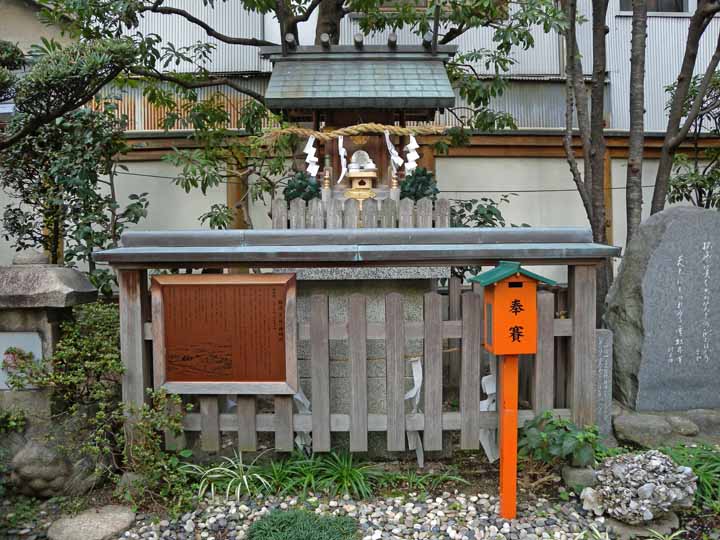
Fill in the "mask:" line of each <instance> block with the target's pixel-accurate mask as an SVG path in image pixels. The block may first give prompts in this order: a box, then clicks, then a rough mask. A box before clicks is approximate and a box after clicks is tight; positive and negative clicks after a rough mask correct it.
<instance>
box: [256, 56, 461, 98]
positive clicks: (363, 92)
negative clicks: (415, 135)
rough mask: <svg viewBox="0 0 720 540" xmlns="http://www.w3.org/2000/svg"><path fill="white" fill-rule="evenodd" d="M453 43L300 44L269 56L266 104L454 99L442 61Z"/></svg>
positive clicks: (445, 59)
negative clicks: (433, 45)
mask: <svg viewBox="0 0 720 540" xmlns="http://www.w3.org/2000/svg"><path fill="white" fill-rule="evenodd" d="M454 53H455V47H451V46H443V47H439V48H438V51H437V53H436V54H433V53H432V52H430V51H428V50H426V49H424V48H423V47H409V46H407V47H402V46H397V47H395V48H392V49H391V48H389V47H387V46H379V45H370V46H364V47H362V48H361V49H358V48H356V47H352V46H335V47H333V49H332V50H326V49H323V48H322V47H298V48H297V49H296V50H294V51H291V52H288V53H287V54H285V55H283V54H282V53H281V50H280V48H279V47H274V48H264V49H262V54H263V56H265V57H267V58H269V59H270V61H271V62H273V71H272V75H271V76H270V82H269V84H268V88H267V91H266V93H265V104H266V106H267V107H268V108H270V109H271V110H276V111H277V110H298V109H304V110H318V109H326V110H328V109H356V108H363V109H395V110H397V109H410V110H412V109H442V108H447V107H452V106H454V105H455V93H454V91H453V89H452V86H451V84H450V80H449V79H448V76H447V72H446V70H445V63H446V62H447V61H448V60H449V58H450V57H451V56H452V55H453V54H454Z"/></svg>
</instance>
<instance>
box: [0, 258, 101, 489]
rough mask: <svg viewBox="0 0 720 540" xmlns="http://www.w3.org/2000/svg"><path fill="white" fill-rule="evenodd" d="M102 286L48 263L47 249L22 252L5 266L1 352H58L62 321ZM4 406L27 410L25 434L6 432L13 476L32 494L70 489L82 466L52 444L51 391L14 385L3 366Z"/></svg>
mask: <svg viewBox="0 0 720 540" xmlns="http://www.w3.org/2000/svg"><path fill="white" fill-rule="evenodd" d="M96 299H97V291H96V289H95V288H94V287H93V286H92V284H91V283H90V282H89V281H88V279H87V277H86V276H85V275H84V274H83V273H82V272H79V271H78V270H75V269H72V268H67V267H61V266H57V265H51V264H48V258H47V256H45V255H44V254H42V253H38V252H33V251H26V252H21V253H19V254H18V255H17V256H16V257H15V259H14V260H13V264H12V266H3V267H0V353H3V355H4V353H5V351H6V350H7V349H9V348H10V347H15V348H18V349H23V350H24V351H27V352H30V353H32V354H33V355H34V357H35V358H37V359H38V361H39V362H43V361H45V360H46V359H48V358H50V357H51V356H52V355H53V353H54V352H55V346H56V344H57V341H58V339H59V333H60V323H61V322H62V321H65V320H68V319H70V318H71V317H72V307H73V306H75V305H78V304H84V303H88V302H94V301H95V300H96ZM0 408H2V409H5V410H12V409H18V410H22V411H23V412H24V414H25V416H26V418H27V425H26V428H25V431H24V433H12V434H6V435H5V436H4V437H3V438H2V440H1V441H0V449H2V450H4V451H5V452H6V453H8V454H9V455H10V457H11V468H12V469H13V476H17V475H18V474H20V473H23V471H32V474H30V473H28V474H27V475H24V476H22V477H20V478H17V480H18V482H17V483H18V484H19V487H20V491H21V492H22V493H24V494H27V495H38V496H46V497H50V496H54V495H59V494H61V493H64V492H66V491H67V489H68V486H69V485H70V482H71V481H72V479H73V478H74V477H77V475H76V470H75V469H76V467H74V464H73V463H70V462H68V461H67V460H66V459H65V458H63V457H61V456H60V455H59V454H58V453H57V452H56V451H55V450H54V449H53V448H51V447H50V446H48V443H47V438H48V437H47V435H48V434H49V429H50V428H51V426H52V424H51V423H50V422H49V420H50V396H49V394H48V392H47V391H44V390H39V389H27V390H11V389H9V388H8V385H7V373H6V372H5V371H4V370H3V369H1V368H0Z"/></svg>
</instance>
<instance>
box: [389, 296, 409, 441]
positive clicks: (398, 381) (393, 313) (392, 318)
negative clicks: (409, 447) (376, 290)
mask: <svg viewBox="0 0 720 540" xmlns="http://www.w3.org/2000/svg"><path fill="white" fill-rule="evenodd" d="M385 328H386V330H385V336H386V337H385V362H386V367H385V375H386V377H385V380H386V385H385V386H386V389H385V396H386V402H387V416H388V431H387V449H388V450H389V451H391V452H395V451H403V450H405V332H404V331H403V330H404V325H403V305H402V295H401V294H399V293H390V294H388V295H386V296H385Z"/></svg>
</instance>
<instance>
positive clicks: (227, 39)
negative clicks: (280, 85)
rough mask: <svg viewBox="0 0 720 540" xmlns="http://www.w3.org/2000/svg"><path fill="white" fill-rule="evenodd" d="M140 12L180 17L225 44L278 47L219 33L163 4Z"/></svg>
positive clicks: (195, 18)
mask: <svg viewBox="0 0 720 540" xmlns="http://www.w3.org/2000/svg"><path fill="white" fill-rule="evenodd" d="M139 11H140V12H151V13H160V14H161V15H178V16H180V17H182V18H184V19H185V20H187V21H189V22H191V23H193V24H195V25H197V26H199V27H200V28H202V29H203V30H205V33H207V35H208V36H210V37H214V38H215V39H217V40H219V41H222V42H223V43H229V44H231V45H248V46H251V47H262V46H265V45H277V44H276V43H273V42H272V41H267V40H264V39H257V38H241V37H233V36H228V35H226V34H223V33H221V32H218V31H217V30H215V29H214V28H213V27H212V26H210V25H209V24H208V23H206V22H205V21H203V20H202V19H199V18H198V17H195V16H194V15H193V14H191V13H189V12H188V11H185V10H184V9H180V8H175V7H168V6H163V5H162V2H155V3H154V4H153V5H152V6H147V7H144V8H141V9H140V10H139Z"/></svg>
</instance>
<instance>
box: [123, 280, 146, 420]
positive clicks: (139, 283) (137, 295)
mask: <svg viewBox="0 0 720 540" xmlns="http://www.w3.org/2000/svg"><path fill="white" fill-rule="evenodd" d="M118 285H119V289H120V355H121V358H122V362H123V368H124V372H123V375H122V399H123V402H125V403H126V404H128V405H130V406H133V407H140V406H141V405H142V404H143V403H145V401H146V400H147V395H146V394H145V388H147V387H149V386H151V385H152V382H151V380H150V379H149V378H148V377H147V375H148V370H149V365H150V362H149V359H148V354H147V353H148V349H147V346H146V344H145V341H144V340H143V326H144V324H143V323H144V321H145V318H146V316H145V314H144V313H143V308H144V305H143V304H144V301H143V296H145V295H147V294H148V293H147V272H146V271H145V270H119V271H118Z"/></svg>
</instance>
